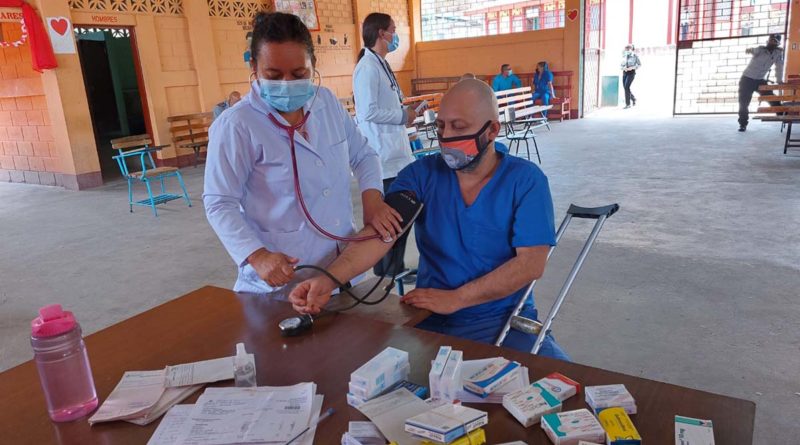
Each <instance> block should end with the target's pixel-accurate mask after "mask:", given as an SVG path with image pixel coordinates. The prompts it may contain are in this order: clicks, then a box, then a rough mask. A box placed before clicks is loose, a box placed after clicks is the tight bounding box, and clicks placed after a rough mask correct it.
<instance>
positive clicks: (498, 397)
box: [456, 358, 531, 403]
mask: <svg viewBox="0 0 800 445" xmlns="http://www.w3.org/2000/svg"><path fill="white" fill-rule="evenodd" d="M493 360H495V359H491V358H487V359H481V360H464V362H463V364H462V368H461V372H462V384H461V385H462V388H461V389H459V391H458V393H457V394H456V398H457V399H458V400H460V401H461V402H462V403H503V396H505V395H506V394H508V393H511V392H514V391H518V390H521V389H525V388H527V387H528V386H530V384H531V381H530V376H529V375H528V368H526V367H524V366H520V367H518V368H516V369H514V371H512V376H511V378H510V379H509V380H508V381H507V382H506V383H505V384H503V385H501V386H498V387H497V388H496V389H495V390H494V392H493V393H491V394H489V395H488V396H486V397H481V396H479V395H476V394H473V393H471V392H469V391H467V390H465V389H464V388H463V385H464V381H465V379H464V378H463V376H467V377H469V376H472V375H475V374H476V373H477V372H479V371H480V370H481V369H483V368H485V367H486V366H487V365H488V364H489V363H491V362H492V361H493Z"/></svg>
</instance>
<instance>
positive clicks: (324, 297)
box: [289, 277, 336, 315]
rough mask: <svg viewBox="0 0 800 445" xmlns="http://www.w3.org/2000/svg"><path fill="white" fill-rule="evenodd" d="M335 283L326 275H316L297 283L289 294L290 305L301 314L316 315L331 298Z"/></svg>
mask: <svg viewBox="0 0 800 445" xmlns="http://www.w3.org/2000/svg"><path fill="white" fill-rule="evenodd" d="M334 289H336V285H335V284H334V283H333V281H331V280H330V279H328V277H316V278H312V279H310V280H306V281H303V282H302V283H300V284H298V285H297V287H295V288H294V289H293V290H292V292H291V293H290V294H289V302H290V303H292V307H293V308H294V310H296V311H297V312H300V313H301V314H311V315H316V314H319V312H320V311H321V310H322V307H323V306H325V305H326V304H327V303H328V301H329V300H330V299H331V292H333V290H334Z"/></svg>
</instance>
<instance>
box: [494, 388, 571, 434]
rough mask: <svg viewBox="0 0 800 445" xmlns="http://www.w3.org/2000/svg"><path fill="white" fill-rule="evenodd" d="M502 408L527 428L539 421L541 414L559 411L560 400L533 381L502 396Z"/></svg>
mask: <svg viewBox="0 0 800 445" xmlns="http://www.w3.org/2000/svg"><path fill="white" fill-rule="evenodd" d="M503 408H505V409H506V411H508V412H509V413H510V414H511V415H512V416H514V418H515V419H517V421H518V422H519V423H521V424H522V425H523V426H525V427H526V428H527V427H529V426H531V425H534V424H536V423H539V420H540V419H541V418H542V416H543V415H545V414H550V413H557V412H559V411H561V401H560V400H558V399H557V398H556V397H555V396H554V395H553V394H551V393H550V392H549V391H548V390H546V389H545V388H544V387H542V385H540V384H538V383H534V384H533V385H529V386H528V387H526V388H523V389H520V390H517V391H514V392H511V393H508V394H506V395H505V396H503Z"/></svg>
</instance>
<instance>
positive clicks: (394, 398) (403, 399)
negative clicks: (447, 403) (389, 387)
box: [358, 388, 442, 445]
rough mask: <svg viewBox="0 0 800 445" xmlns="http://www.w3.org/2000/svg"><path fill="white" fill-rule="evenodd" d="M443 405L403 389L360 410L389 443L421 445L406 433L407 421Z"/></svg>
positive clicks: (364, 405)
mask: <svg viewBox="0 0 800 445" xmlns="http://www.w3.org/2000/svg"><path fill="white" fill-rule="evenodd" d="M441 405H442V402H440V401H438V400H436V399H428V400H422V399H420V398H419V397H417V396H415V395H414V394H412V393H411V392H410V391H408V390H407V389H405V388H401V389H398V390H397V391H394V392H391V393H389V394H386V395H385V396H381V397H376V398H374V399H372V400H370V401H368V402H366V403H364V404H363V405H361V406H359V407H358V410H359V411H361V413H362V414H364V415H365V416H367V418H368V419H369V420H371V421H372V423H374V424H375V426H376V427H378V429H379V430H380V431H381V433H382V434H383V435H384V437H386V439H387V440H388V441H390V442H396V443H397V445H419V439H418V438H415V437H414V436H413V435H412V434H410V433H407V432H406V431H405V428H404V427H405V421H406V419H408V418H411V417H414V416H416V415H418V414H422V413H424V412H426V411H430V410H431V409H433V408H436V407H437V406H441Z"/></svg>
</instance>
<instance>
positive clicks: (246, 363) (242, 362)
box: [233, 343, 256, 388]
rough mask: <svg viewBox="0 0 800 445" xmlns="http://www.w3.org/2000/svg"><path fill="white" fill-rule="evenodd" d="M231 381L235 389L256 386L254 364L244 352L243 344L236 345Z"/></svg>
mask: <svg viewBox="0 0 800 445" xmlns="http://www.w3.org/2000/svg"><path fill="white" fill-rule="evenodd" d="M233 380H234V382H235V384H236V387H237V388H253V387H255V386H256V364H255V363H254V361H253V359H252V358H251V357H250V356H249V355H248V354H247V351H245V350H244V343H237V344H236V356H235V357H234V358H233Z"/></svg>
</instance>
